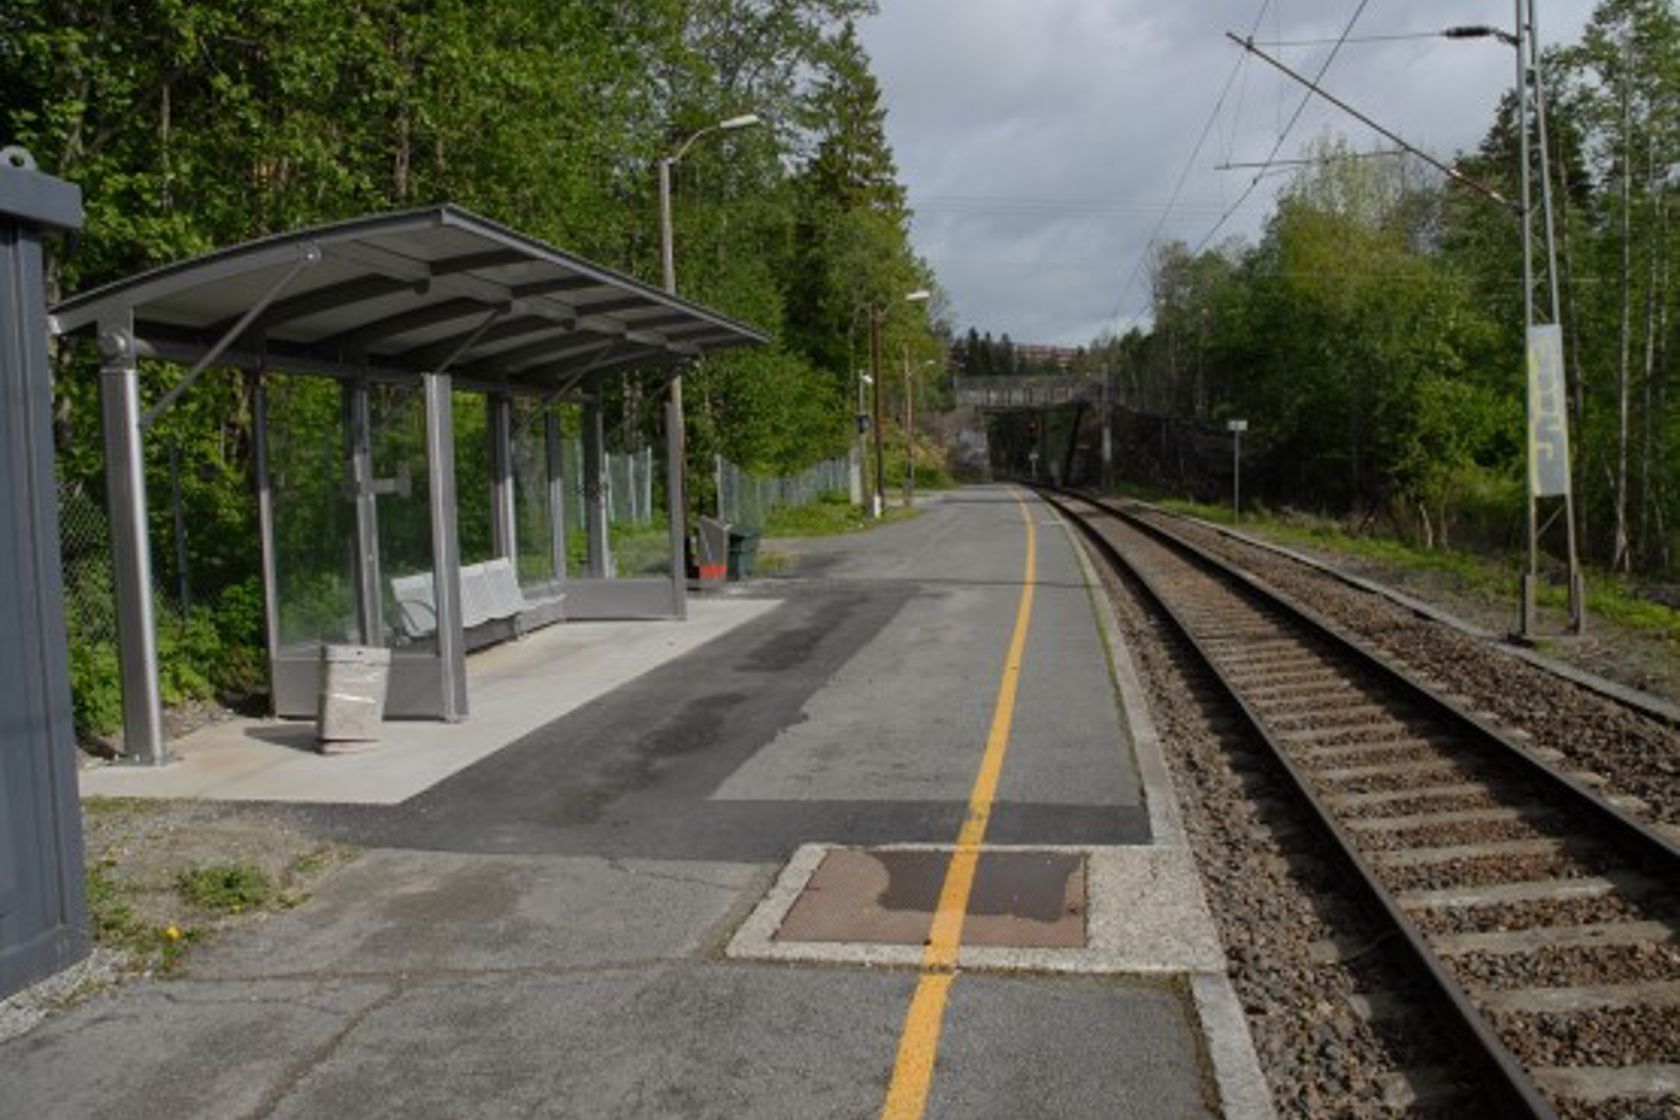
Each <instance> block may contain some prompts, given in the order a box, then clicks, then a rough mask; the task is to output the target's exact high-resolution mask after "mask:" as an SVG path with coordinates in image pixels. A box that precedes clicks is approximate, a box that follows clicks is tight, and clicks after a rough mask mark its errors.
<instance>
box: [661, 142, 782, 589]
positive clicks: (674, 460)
mask: <svg viewBox="0 0 1680 1120" xmlns="http://www.w3.org/2000/svg"><path fill="white" fill-rule="evenodd" d="M760 123H762V122H761V121H760V120H759V116H758V114H757V113H743V114H742V115H741V116H738V117H730V118H728V119H727V120H722V121H719V122H717V123H716V124H712V125H707V126H706V127H705V128H702V129H701V130H700V131H699V132H696V133H694V134H693V135H691V136H690V137H689V138H688V139H687V140H684V141H683V142H682V144H680V145H679V146H678V147H677V150H676V152H675V153H674V154H673V155H669V156H665V157H663V158H662V159H660V161H659V263H660V269H661V272H662V273H663V279H664V281H665V291H666V292H668V293H670V294H671V295H676V294H677V258H676V251H675V249H674V248H673V246H672V235H671V168H673V167H675V166H676V165H677V164H678V163H681V162H682V158H683V156H685V155H687V154H688V150H689V149H690V148H692V147H693V146H694V144H695V142H696V141H698V140H700V139H701V138H703V137H706V136H711V135H713V134H715V133H720V132H734V131H736V130H738V129H743V128H751V127H752V126H754V125H756V124H760ZM666 407H667V408H669V409H670V415H669V417H668V418H667V419H666V421H665V423H666V426H667V428H668V430H669V434H668V435H667V437H666V451H667V454H668V455H669V456H670V459H671V463H670V466H669V468H668V472H667V473H668V475H669V477H670V479H671V552H672V555H671V568H672V570H673V571H674V572H676V573H678V578H681V573H682V570H683V568H684V553H685V552H686V551H687V538H688V447H687V439H686V437H685V434H684V432H683V398H682V374H681V372H680V371H679V372H678V374H677V375H676V376H675V377H673V378H671V395H670V399H669V402H668V404H667V406H666Z"/></svg>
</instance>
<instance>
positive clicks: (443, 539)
mask: <svg viewBox="0 0 1680 1120" xmlns="http://www.w3.org/2000/svg"><path fill="white" fill-rule="evenodd" d="M424 381H425V384H426V489H427V496H428V499H429V501H430V503H431V520H432V573H433V575H432V578H433V580H434V584H435V586H434V587H433V589H432V601H433V603H434V604H435V606H436V608H437V654H438V660H439V661H440V662H441V665H440V670H441V671H440V676H439V680H440V683H441V687H442V690H443V696H442V700H443V703H442V710H441V713H440V714H441V715H442V717H443V718H444V719H445V720H447V721H449V722H450V723H459V722H460V721H461V720H463V719H466V718H467V643H466V636H465V635H464V634H462V632H461V544H460V539H459V536H458V534H457V532H456V524H455V397H454V379H453V378H452V377H450V376H449V375H448V374H447V373H428V374H426V375H425V377H424Z"/></svg>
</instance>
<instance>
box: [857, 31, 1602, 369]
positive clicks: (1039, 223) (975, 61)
mask: <svg viewBox="0 0 1680 1120" xmlns="http://www.w3.org/2000/svg"><path fill="white" fill-rule="evenodd" d="M1355 6H1356V4H1355V0H1277V2H1276V3H1273V4H1271V5H1270V6H1269V9H1268V11H1267V14H1266V17H1265V19H1264V20H1263V21H1262V23H1261V26H1260V28H1259V30H1258V31H1257V32H1256V35H1255V38H1256V39H1257V40H1258V41H1262V42H1263V41H1267V40H1273V39H1286V40H1298V39H1315V38H1334V37H1335V36H1336V35H1338V34H1340V32H1341V30H1342V28H1343V27H1344V26H1345V25H1346V23H1347V20H1348V17H1349V16H1350V15H1351V14H1352V12H1353V10H1354V8H1355ZM1260 7H1261V2H1260V0H1199V2H1196V3H1181V4H1171V3H1163V2H1161V0H882V3H881V12H880V14H879V15H877V16H875V17H874V18H872V19H871V20H869V21H868V22H867V23H866V24H865V25H864V26H863V28H862V29H861V30H862V34H863V38H864V42H865V45H866V46H867V47H868V48H869V51H870V54H871V57H872V59H873V61H874V66H875V71H876V73H877V75H878V76H879V77H880V79H881V83H882V86H883V89H884V91H885V96H886V103H887V110H888V117H887V131H888V135H889V137H890V139H891V141H892V144H893V149H894V153H895V154H896V156H897V158H898V163H899V167H900V170H901V172H902V175H903V178H904V180H905V181H906V182H907V183H908V184H909V188H910V204H911V206H912V208H913V209H914V210H915V211H916V218H915V227H914V237H915V243H916V247H917V250H918V251H919V252H920V253H922V255H923V256H925V257H926V258H927V259H928V260H929V261H931V262H932V264H933V266H934V268H935V270H936V271H937V272H938V275H939V278H940V281H941V282H942V283H943V284H944V286H945V287H946V289H947V290H948V291H949V292H950V294H951V299H952V303H953V304H954V307H955V312H956V315H957V319H958V322H959V323H960V324H961V325H962V326H963V327H964V328H965V329H966V327H967V326H969V325H971V324H972V325H974V326H976V327H979V328H980V329H982V330H991V331H993V332H994V333H997V332H1001V331H1007V332H1009V334H1010V335H1011V336H1012V337H1014V338H1016V339H1017V340H1021V341H1034V342H1058V343H1065V344H1079V343H1084V342H1088V341H1089V340H1090V339H1091V338H1092V337H1094V336H1095V335H1096V334H1097V333H1098V332H1099V331H1101V330H1103V329H1105V328H1113V327H1115V326H1116V325H1117V324H1119V323H1121V322H1124V321H1127V320H1128V319H1129V318H1130V317H1131V316H1134V315H1136V314H1137V313H1138V312H1139V311H1140V310H1141V309H1142V308H1143V306H1144V305H1145V303H1146V302H1147V299H1148V288H1147V284H1146V283H1145V281H1144V278H1143V277H1141V276H1140V277H1139V279H1138V281H1137V282H1136V283H1135V284H1134V285H1133V286H1132V287H1131V289H1130V291H1129V293H1128V294H1127V295H1126V298H1125V301H1124V304H1123V305H1122V304H1121V292H1122V289H1123V288H1124V286H1125V285H1126V282H1127V279H1128V277H1129V276H1131V275H1132V273H1133V271H1134V268H1135V267H1136V265H1137V262H1138V260H1139V258H1140V255H1141V254H1142V253H1143V252H1144V251H1145V249H1146V247H1147V245H1148V242H1149V235H1150V233H1151V231H1152V230H1153V229H1154V227H1155V225H1156V223H1157V221H1159V220H1160V218H1161V214H1162V211H1163V209H1164V207H1165V205H1166V203H1167V200H1168V199H1169V197H1170V196H1171V195H1172V189H1173V184H1174V182H1175V181H1176V180H1177V178H1178V175H1179V173H1180V171H1181V170H1182V169H1183V167H1184V165H1185V161H1186V160H1187V159H1188V157H1189V155H1190V151H1191V148H1192V146H1193V145H1194V143H1195V140H1196V136H1197V134H1198V133H1199V132H1200V130H1201V128H1202V125H1203V123H1204V122H1205V121H1206V120H1207V118H1208V115H1209V113H1210V112H1211V111H1212V109H1213V106H1214V103H1215V99H1216V98H1217V96H1218V93H1219V90H1220V87H1221V86H1223V85H1224V83H1225V80H1226V77H1227V75H1228V74H1230V72H1231V69H1232V67H1233V66H1234V65H1235V64H1236V61H1237V56H1238V48H1237V47H1235V46H1233V45H1232V44H1230V43H1229V42H1227V41H1226V39H1225V38H1224V32H1225V31H1226V30H1232V31H1237V32H1239V33H1242V32H1246V31H1247V30H1248V29H1249V27H1250V26H1251V25H1253V23H1254V19H1255V16H1256V13H1257V12H1259V10H1260ZM1591 8H1592V0H1550V2H1549V3H1546V4H1544V5H1542V12H1541V18H1542V19H1543V20H1544V21H1545V23H1543V25H1542V27H1541V35H1542V38H1543V40H1544V41H1546V42H1548V43H1555V42H1560V41H1564V40H1570V39H1574V38H1575V37H1577V36H1578V35H1579V32H1580V29H1581V27H1582V26H1583V25H1584V23H1585V22H1586V19H1587V17H1588V15H1589V14H1590V11H1591ZM1511 16H1512V5H1511V4H1510V3H1509V0H1456V2H1454V0H1418V2H1415V3H1410V4H1398V3H1395V2H1394V0H1375V2H1372V3H1370V4H1369V5H1368V6H1367V8H1366V10H1365V13H1364V15H1363V16H1362V17H1361V19H1360V22H1359V24H1358V26H1357V27H1356V29H1355V34H1356V35H1358V34H1361V33H1363V34H1378V33H1391V32H1400V31H1421V30H1435V29H1438V28H1441V27H1445V26H1449V25H1453V24H1465V23H1492V24H1497V25H1499V26H1505V25H1506V24H1509V23H1510V21H1511ZM1327 50H1328V48H1327V47H1322V46H1320V47H1291V48H1281V49H1280V50H1279V51H1277V52H1276V53H1279V54H1282V55H1283V56H1284V57H1285V58H1286V60H1288V61H1289V62H1290V63H1291V64H1292V65H1295V66H1297V67H1299V68H1301V69H1303V70H1306V71H1307V72H1309V73H1311V72H1314V71H1316V69H1317V67H1318V66H1319V65H1320V63H1321V61H1322V59H1323V57H1324V55H1325V54H1326V53H1327ZM1514 66H1515V64H1514V61H1513V59H1512V56H1511V52H1510V50H1509V48H1506V47H1502V46H1499V45H1497V44H1495V43H1493V42H1491V41H1483V42H1468V43H1455V42H1449V41H1446V40H1440V39H1424V40H1417V41H1405V42H1389V43H1358V44H1349V45H1348V46H1346V47H1344V48H1343V49H1342V52H1341V53H1340V54H1339V55H1338V56H1337V59H1336V61H1335V64H1334V65H1333V66H1332V67H1331V69H1330V71H1329V73H1328V74H1327V75H1326V77H1325V84H1326V86H1327V87H1328V88H1330V89H1331V90H1332V91H1334V92H1335V93H1337V95H1338V96H1342V97H1344V98H1345V99H1347V100H1348V101H1350V102H1351V103H1352V104H1354V105H1356V106H1358V107H1359V108H1361V109H1362V110H1364V111H1366V112H1369V113H1370V114H1371V115H1372V116H1373V117H1375V118H1376V119H1378V120H1380V121H1382V122H1383V123H1385V124H1386V125H1388V126H1389V127H1391V128H1393V129H1395V130H1396V131H1398V132H1399V133H1400V134H1401V135H1403V136H1405V137H1406V138H1407V139H1408V140H1410V141H1412V142H1413V143H1416V144H1418V145H1419V146H1421V147H1423V148H1425V149H1426V150H1429V151H1431V152H1432V153H1434V154H1436V155H1440V156H1450V155H1451V154H1452V153H1453V152H1454V151H1456V150H1460V149H1464V148H1468V147H1471V146H1473V145H1475V144H1476V143H1477V142H1478V141H1479V140H1480V139H1481V137H1482V135H1483V134H1484V133H1485V132H1486V130H1487V127H1488V125H1489V124H1490V123H1491V121H1492V115H1493V110H1494V106H1495V105H1496V104H1497V102H1498V99H1499V96H1500V94H1501V93H1502V92H1503V91H1504V90H1505V89H1507V88H1509V87H1510V85H1511V82H1512V78H1513V76H1514ZM1300 97H1301V90H1300V87H1298V86H1295V85H1293V84H1291V83H1289V82H1288V81H1287V79H1284V78H1282V77H1281V76H1279V75H1277V74H1275V72H1273V71H1271V70H1270V68H1269V67H1267V66H1266V65H1265V64H1264V63H1263V62H1261V61H1260V60H1258V59H1250V60H1249V62H1248V63H1247V64H1246V65H1245V66H1244V69H1243V71H1242V72H1241V74H1240V75H1239V77H1238V79H1237V82H1236V84H1235V85H1234V86H1233V88H1232V91H1231V94H1230V96H1229V98H1228V99H1227V103H1226V105H1225V108H1224V110H1223V112H1222V113H1221V114H1220V117H1219V120H1218V123H1217V125H1216V126H1215V129H1214V131H1213V133H1212V134H1211V135H1210V136H1209V138H1208V143H1207V146H1206V147H1205V148H1204V149H1203V151H1202V153H1201V155H1200V157H1199V158H1198V159H1197V161H1196V164H1195V166H1194V167H1193V168H1192V169H1191V171H1190V175H1189V178H1188V179H1187V180H1186V183H1185V187H1184V191H1183V193H1182V195H1181V196H1180V198H1179V201H1178V204H1177V205H1176V206H1175V207H1174V208H1173V211H1172V213H1171V215H1170V216H1169V217H1168V219H1167V221H1166V223H1165V225H1164V227H1163V228H1162V231H1161V236H1162V237H1163V238H1172V237H1177V238H1180V239H1183V240H1185V241H1188V242H1190V243H1192V244H1194V243H1196V242H1198V241H1200V240H1201V238H1202V237H1203V236H1204V235H1205V234H1206V233H1207V232H1208V230H1209V229H1211V228H1212V226H1213V224H1214V222H1215V221H1216V220H1217V218H1218V216H1219V215H1220V213H1221V212H1223V211H1224V209H1225V208H1226V207H1228V206H1229V205H1230V204H1231V203H1232V202H1233V201H1234V200H1235V199H1236V198H1237V197H1238V196H1239V195H1240V193H1241V192H1242V189H1243V187H1244V186H1245V185H1246V184H1247V182H1248V177H1249V176H1251V175H1252V173H1251V172H1249V173H1244V172H1219V171H1215V170H1213V165H1214V164H1216V163H1220V162H1224V161H1225V160H1226V159H1234V160H1257V159H1260V158H1262V157H1264V156H1265V155H1266V153H1267V152H1268V151H1269V150H1270V148H1271V146H1272V143H1273V141H1274V139H1275V137H1276V135H1277V131H1278V129H1279V127H1280V126H1281V125H1282V123H1283V122H1284V121H1286V120H1287V119H1288V117H1289V115H1290V114H1291V113H1293V112H1294V109H1295V106H1296V104H1297V103H1298V102H1299V100H1300ZM1327 131H1336V132H1340V133H1343V134H1345V135H1346V136H1348V137H1349V138H1350V139H1351V140H1352V141H1353V142H1354V143H1355V144H1356V145H1358V146H1361V147H1371V146H1375V144H1376V143H1377V140H1376V138H1375V137H1374V136H1373V134H1371V133H1370V132H1369V131H1368V130H1366V129H1365V128H1364V126H1362V125H1360V124H1359V123H1358V122H1356V121H1353V120H1351V119H1348V118H1345V117H1343V116H1342V115H1341V114H1339V113H1338V111H1337V110H1335V109H1334V108H1333V107H1331V106H1328V105H1326V104H1324V103H1322V102H1320V101H1318V100H1317V99H1314V100H1313V101H1312V102H1311V103H1310V104H1309V105H1308V108H1307V110H1306V111H1305V112H1304V113H1303V114H1302V116H1301V119H1300V121H1299V122H1298V123H1297V125H1296V127H1295V129H1294V130H1293V131H1292V132H1291V134H1290V138H1289V140H1288V142H1287V143H1286V144H1285V145H1284V148H1283V150H1282V152H1280V156H1282V157H1288V156H1292V155H1295V154H1297V153H1298V151H1299V149H1300V147H1301V145H1302V144H1303V143H1305V142H1307V141H1309V140H1311V139H1312V138H1314V137H1316V136H1320V135H1323V134H1324V133H1325V132H1327ZM1282 181H1283V180H1282V179H1281V178H1280V179H1268V180H1266V181H1265V182H1263V183H1262V185H1261V186H1260V187H1259V188H1258V189H1256V191H1255V192H1254V195H1253V197H1252V198H1251V199H1250V200H1249V203H1248V204H1247V205H1246V206H1245V207H1244V208H1243V209H1242V210H1241V211H1240V212H1239V213H1237V214H1236V215H1235V216H1233V218H1232V220H1231V222H1230V223H1229V224H1228V225H1227V227H1226V229H1225V230H1224V231H1222V233H1221V237H1223V236H1224V235H1225V234H1226V233H1235V234H1239V235H1243V236H1246V237H1250V238H1252V237H1253V236H1254V235H1255V233H1256V231H1257V230H1258V228H1259V224H1260V222H1261V221H1262V220H1263V218H1264V216H1265V214H1266V213H1267V212H1268V211H1269V209H1270V204H1271V198H1272V195H1273V193H1274V192H1275V190H1276V188H1277V186H1278V185H1280V184H1281V182H1282Z"/></svg>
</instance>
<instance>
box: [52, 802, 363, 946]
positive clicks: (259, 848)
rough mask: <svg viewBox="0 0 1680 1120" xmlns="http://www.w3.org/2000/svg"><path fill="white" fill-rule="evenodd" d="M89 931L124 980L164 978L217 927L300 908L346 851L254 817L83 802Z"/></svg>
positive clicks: (193, 806) (164, 805)
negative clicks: (108, 953)
mask: <svg viewBox="0 0 1680 1120" xmlns="http://www.w3.org/2000/svg"><path fill="white" fill-rule="evenodd" d="M82 811H83V826H84V829H83V830H84V835H85V836H86V839H87V850H88V859H87V863H86V865H85V867H84V872H83V883H84V887H85V890H86V894H87V904H88V919H89V920H88V925H89V932H90V934H91V935H92V937H93V940H94V942H95V943H96V944H97V945H99V946H100V947H101V948H102V949H105V950H108V951H111V952H113V953H115V954H117V956H118V957H119V958H120V964H119V965H118V969H117V971H118V972H119V973H120V974H122V975H134V974H153V975H168V974H170V973H173V972H175V971H177V970H178V969H179V968H180V967H181V965H182V962H183V961H184V960H185V958H186V956H187V954H188V952H189V950H190V949H191V948H192V947H193V946H194V945H195V944H198V943H200V942H202V941H204V940H206V939H208V938H209V937H211V936H212V935H214V934H215V933H216V932H217V931H219V930H221V929H223V928H224V927H229V926H233V925H237V924H239V923H241V922H244V921H248V920H250V918H251V917H252V916H253V915H258V914H266V913H275V912H278V911H282V910H286V909H290V908H291V907H293V906H297V905H298V904H300V903H302V902H304V901H305V900H306V899H307V898H308V897H309V895H308V891H309V889H310V888H311V887H312V886H313V885H314V884H315V883H316V882H317V881H318V880H319V879H320V878H321V877H322V876H323V875H324V874H326V873H327V872H328V871H330V870H331V869H332V868H333V867H334V866H336V865H338V864H340V863H342V862H343V861H344V860H345V859H346V858H348V857H349V856H350V855H351V854H352V851H353V850H352V849H349V848H344V847H340V846H338V845H334V844H328V843H323V842H321V841H320V840H317V839H315V838H313V837H311V836H308V835H306V834H304V833H301V832H298V831H296V830H294V829H291V828H288V827H286V826H284V825H281V824H278V823H276V822H274V821H272V820H268V819H265V818H262V817H260V816H254V815H253V816H243V815H231V814H226V813H224V812H222V811H220V810H218V809H217V808H216V807H214V806H206V805H204V804H199V803H193V802H185V801H178V802H176V801H158V800H149V799H142V798H112V797H90V798H87V799H86V800H84V801H83V803H82Z"/></svg>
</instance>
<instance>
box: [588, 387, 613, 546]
mask: <svg viewBox="0 0 1680 1120" xmlns="http://www.w3.org/2000/svg"><path fill="white" fill-rule="evenodd" d="M606 448H607V438H606V424H605V418H604V417H603V416H602V414H601V402H600V401H599V400H598V399H591V400H589V401H586V402H585V403H584V406H583V517H584V527H585V531H586V532H587V533H588V535H589V559H588V567H587V569H586V570H587V571H588V573H589V575H591V576H592V577H594V578H595V579H605V578H607V576H609V575H610V574H611V565H612V551H611V545H610V542H609V540H608V538H607V521H608V510H607V503H606V496H607V494H606V488H605V486H604V485H603V480H602V473H603V468H604V467H605V466H606V454H607V451H606Z"/></svg>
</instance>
